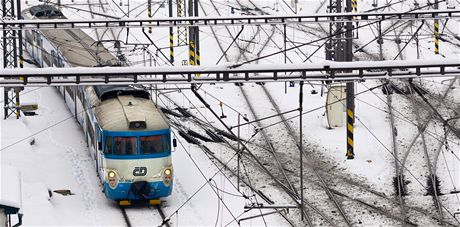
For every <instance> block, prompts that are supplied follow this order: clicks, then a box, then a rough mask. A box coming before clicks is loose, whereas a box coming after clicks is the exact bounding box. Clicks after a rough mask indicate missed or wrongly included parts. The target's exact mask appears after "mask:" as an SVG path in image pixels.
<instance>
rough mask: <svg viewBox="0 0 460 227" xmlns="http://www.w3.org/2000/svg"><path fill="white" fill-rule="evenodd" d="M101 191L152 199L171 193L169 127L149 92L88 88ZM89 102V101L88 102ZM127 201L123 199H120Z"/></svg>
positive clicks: (119, 198) (118, 197) (119, 197)
mask: <svg viewBox="0 0 460 227" xmlns="http://www.w3.org/2000/svg"><path fill="white" fill-rule="evenodd" d="M85 93H86V94H90V95H93V97H94V95H95V96H97V99H96V102H97V103H95V104H96V105H95V107H94V109H95V110H94V115H95V117H96V119H97V123H98V130H100V132H99V134H100V137H101V138H100V140H99V141H98V143H99V145H98V146H99V148H100V149H101V150H102V161H101V162H100V163H101V165H102V166H101V167H99V169H100V170H101V171H102V172H101V173H100V174H101V175H102V176H103V178H102V177H101V180H102V181H103V187H104V193H105V195H106V196H107V197H108V198H110V199H114V200H117V201H124V200H125V201H130V200H151V201H152V203H156V202H155V201H154V200H157V199H158V198H160V197H166V196H169V195H170V194H171V191H172V184H173V178H172V174H173V168H172V163H171V129H170V126H169V123H168V122H167V120H166V117H165V116H164V115H163V113H162V112H161V111H160V110H159V109H158V108H157V107H156V106H155V105H154V103H153V102H152V101H151V100H150V98H149V94H148V92H145V91H141V90H135V89H133V88H130V87H120V86H92V87H88V88H87V89H86V92H85ZM91 101H92V100H91ZM124 203H126V202H124Z"/></svg>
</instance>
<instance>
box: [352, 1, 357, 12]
mask: <svg viewBox="0 0 460 227" xmlns="http://www.w3.org/2000/svg"><path fill="white" fill-rule="evenodd" d="M351 7H352V9H353V12H358V0H351Z"/></svg>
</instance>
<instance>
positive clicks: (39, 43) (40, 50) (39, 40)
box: [35, 32, 43, 67]
mask: <svg viewBox="0 0 460 227" xmlns="http://www.w3.org/2000/svg"><path fill="white" fill-rule="evenodd" d="M35 34H36V35H37V49H36V53H37V62H38V65H40V66H41V67H43V39H42V38H41V37H40V34H39V33H38V32H36V33H35Z"/></svg>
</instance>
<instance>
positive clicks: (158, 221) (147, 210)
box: [120, 205, 171, 227]
mask: <svg viewBox="0 0 460 227" xmlns="http://www.w3.org/2000/svg"><path fill="white" fill-rule="evenodd" d="M153 209H154V210H155V211H156V212H154V214H153V215H152V210H153ZM120 211H121V214H122V215H123V220H124V221H125V223H126V226H127V227H131V226H139V225H145V223H146V221H148V222H149V223H150V224H149V225H151V226H166V227H171V224H170V220H168V219H167V218H166V215H165V213H164V211H163V208H162V207H161V205H154V206H148V207H145V206H140V205H136V206H132V207H123V206H120ZM139 220H141V221H139ZM136 222H138V223H136Z"/></svg>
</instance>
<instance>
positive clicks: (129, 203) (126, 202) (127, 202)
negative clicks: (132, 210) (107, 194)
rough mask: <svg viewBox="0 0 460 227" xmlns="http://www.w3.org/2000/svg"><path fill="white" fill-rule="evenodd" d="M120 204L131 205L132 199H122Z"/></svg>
mask: <svg viewBox="0 0 460 227" xmlns="http://www.w3.org/2000/svg"><path fill="white" fill-rule="evenodd" d="M118 205H120V206H131V201H129V200H120V201H118Z"/></svg>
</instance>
